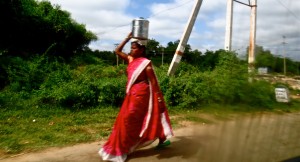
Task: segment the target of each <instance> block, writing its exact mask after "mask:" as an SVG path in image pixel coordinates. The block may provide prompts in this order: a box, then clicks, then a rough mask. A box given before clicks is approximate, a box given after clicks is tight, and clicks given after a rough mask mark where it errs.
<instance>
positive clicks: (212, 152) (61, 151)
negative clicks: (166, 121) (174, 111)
mask: <svg viewBox="0 0 300 162" xmlns="http://www.w3.org/2000/svg"><path fill="white" fill-rule="evenodd" d="M174 133H175V136H174V137H173V138H172V139H171V142H172V144H171V146H170V147H168V148H166V149H164V150H159V151H157V150H154V149H153V147H154V146H155V145H156V143H153V144H152V145H151V146H148V147H146V148H144V149H141V150H137V151H135V152H134V153H132V154H131V155H129V156H128V160H127V161H128V162H141V161H142V162H156V161H161V162H174V161H177V162H278V161H287V160H288V159H290V160H291V159H292V158H294V159H293V160H291V162H299V161H300V112H299V113H285V114H281V115H279V114H265V113H261V114H255V115H248V116H247V117H237V116H235V117H232V119H231V120H226V121H219V122H217V123H214V124H206V123H198V124H187V125H186V126H185V127H183V128H180V129H177V130H175V131H174ZM102 144H103V141H101V142H94V143H88V144H79V145H75V146H72V147H65V148H51V149H48V150H45V151H42V152H37V153H29V154H24V155H19V156H16V157H10V158H5V159H1V160H0V162H101V161H102V160H101V159H100V158H99V156H98V154H97V151H98V149H99V148H100V146H101V145H102Z"/></svg>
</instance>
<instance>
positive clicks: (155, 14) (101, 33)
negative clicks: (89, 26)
mask: <svg viewBox="0 0 300 162" xmlns="http://www.w3.org/2000/svg"><path fill="white" fill-rule="evenodd" d="M192 1H194V0H190V1H187V2H185V3H182V4H179V5H177V6H175V7H171V8H167V9H165V10H162V11H159V12H157V13H154V14H152V15H150V16H149V17H148V18H147V19H149V18H153V17H155V16H157V15H159V14H161V13H163V12H166V11H170V10H173V9H176V8H179V7H181V6H184V5H186V4H188V3H190V2H192ZM129 25H131V23H130V24H124V25H119V26H116V27H114V28H113V29H111V30H108V31H104V32H99V33H97V35H104V34H106V33H109V32H112V31H114V30H116V29H118V28H121V27H125V26H129Z"/></svg>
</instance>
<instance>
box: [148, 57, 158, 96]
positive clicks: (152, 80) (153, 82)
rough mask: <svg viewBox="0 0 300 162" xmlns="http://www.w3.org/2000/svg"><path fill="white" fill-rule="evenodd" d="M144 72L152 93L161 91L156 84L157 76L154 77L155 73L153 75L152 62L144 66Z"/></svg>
mask: <svg viewBox="0 0 300 162" xmlns="http://www.w3.org/2000/svg"><path fill="white" fill-rule="evenodd" d="M146 73H147V77H148V78H149V80H150V84H151V87H152V89H153V91H154V93H161V92H160V88H159V85H158V81H157V78H156V75H155V73H154V70H153V67H152V63H150V64H149V65H148V66H147V67H146Z"/></svg>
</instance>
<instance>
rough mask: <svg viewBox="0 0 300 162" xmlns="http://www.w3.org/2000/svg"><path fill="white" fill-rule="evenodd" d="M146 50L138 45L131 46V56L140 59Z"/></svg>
mask: <svg viewBox="0 0 300 162" xmlns="http://www.w3.org/2000/svg"><path fill="white" fill-rule="evenodd" d="M143 52H144V49H143V48H141V47H140V46H139V45H138V44H137V43H132V44H131V51H130V56H132V57H140V56H142V55H143Z"/></svg>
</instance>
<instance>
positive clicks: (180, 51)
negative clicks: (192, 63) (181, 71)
mask: <svg viewBox="0 0 300 162" xmlns="http://www.w3.org/2000/svg"><path fill="white" fill-rule="evenodd" d="M196 1H197V2H196V3H195V6H194V9H193V10H192V13H191V15H190V18H189V21H188V25H187V26H186V28H185V30H184V32H183V35H182V37H181V39H180V42H179V44H178V47H177V49H176V52H175V54H174V57H173V60H172V62H171V65H170V67H169V70H168V75H169V76H170V75H174V73H175V71H176V68H177V67H178V65H179V62H180V60H181V58H182V55H183V52H184V49H185V46H186V44H187V41H188V39H189V37H190V34H191V32H192V29H193V26H194V23H195V21H196V18H197V15H198V12H199V10H200V6H201V4H202V0H196Z"/></svg>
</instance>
